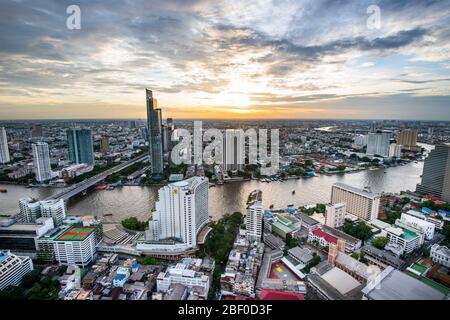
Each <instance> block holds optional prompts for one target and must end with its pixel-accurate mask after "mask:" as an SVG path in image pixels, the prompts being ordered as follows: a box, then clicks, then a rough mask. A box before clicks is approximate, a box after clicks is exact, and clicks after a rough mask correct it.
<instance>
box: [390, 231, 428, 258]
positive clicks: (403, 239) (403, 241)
mask: <svg viewBox="0 0 450 320" xmlns="http://www.w3.org/2000/svg"><path fill="white" fill-rule="evenodd" d="M385 231H386V239H387V240H388V244H387V245H386V247H385V249H386V250H390V251H392V252H394V253H395V254H397V255H401V254H409V253H411V252H413V251H414V250H415V249H417V248H418V247H419V246H420V242H421V241H420V237H419V235H418V234H417V233H415V232H413V231H410V230H408V229H406V228H401V227H399V226H396V225H394V226H392V227H389V228H386V229H385Z"/></svg>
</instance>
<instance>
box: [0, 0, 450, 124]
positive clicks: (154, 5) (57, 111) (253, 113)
mask: <svg viewBox="0 0 450 320" xmlns="http://www.w3.org/2000/svg"><path fill="white" fill-rule="evenodd" d="M70 4H72V3H71V2H70V1H3V2H2V10H1V12H0V28H1V30H2V32H1V34H0V43H1V47H0V70H1V73H0V119H3V120H8V119H11V120H12V119H62V118H78V119H82V118H144V117H146V109H145V96H144V95H143V92H144V88H145V87H149V88H151V89H152V90H153V91H154V92H155V93H156V94H157V96H158V105H159V106H161V107H162V108H164V112H165V116H168V117H176V118H185V119H189V118H197V119H199V118H203V119H204V118H224V119H267V118H271V119H275V118H291V119H292V118H299V119H302V118H327V119H329V118H344V119H380V118H384V119H415V120H450V112H449V102H450V99H449V97H450V96H449V94H450V91H449V81H450V74H449V73H450V60H449V52H450V51H449V50H450V45H449V41H448V40H449V37H450V36H449V35H450V27H449V26H450V23H449V22H450V16H449V14H448V13H449V10H450V3H449V2H448V1H354V2H345V1H276V2H272V1H265V0H263V1H239V2H229V1H214V2H210V1H108V2H105V1H80V2H79V3H78V5H79V6H80V9H81V29H79V30H69V29H68V28H67V27H66V19H67V17H68V14H67V13H66V8H67V7H68V6H69V5H70ZM371 4H375V5H377V6H378V7H379V8H380V24H379V28H369V27H368V23H367V20H368V19H369V18H370V16H371V14H369V13H367V8H368V6H369V5H371Z"/></svg>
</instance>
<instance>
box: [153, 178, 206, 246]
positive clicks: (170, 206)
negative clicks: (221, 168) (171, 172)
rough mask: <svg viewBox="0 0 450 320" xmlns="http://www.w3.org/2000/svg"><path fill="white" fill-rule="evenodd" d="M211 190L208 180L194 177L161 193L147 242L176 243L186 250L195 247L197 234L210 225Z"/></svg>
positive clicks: (174, 184) (164, 189) (168, 187)
mask: <svg viewBox="0 0 450 320" xmlns="http://www.w3.org/2000/svg"><path fill="white" fill-rule="evenodd" d="M208 187H209V183H208V178H205V177H192V178H189V179H187V180H184V181H179V182H175V183H171V184H169V185H167V186H165V187H162V188H161V189H159V192H158V194H159V200H158V201H157V202H156V205H155V208H156V210H155V211H154V212H153V219H152V220H151V221H150V222H149V230H148V232H147V239H148V240H156V241H158V240H164V239H176V240H177V241H178V242H179V243H182V244H184V245H185V247H186V248H192V247H195V246H196V244H197V239H196V238H197V234H198V233H199V232H200V230H201V229H202V228H203V227H204V226H205V225H206V224H207V223H208V221H209V214H208Z"/></svg>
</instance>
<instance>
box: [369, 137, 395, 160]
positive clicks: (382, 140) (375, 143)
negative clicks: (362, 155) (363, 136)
mask: <svg viewBox="0 0 450 320" xmlns="http://www.w3.org/2000/svg"><path fill="white" fill-rule="evenodd" d="M390 138H391V134H390V133H388V132H381V131H378V132H376V133H374V132H370V133H369V138H368V141H367V151H366V153H367V154H369V155H379V156H382V157H389V145H390V141H389V140H390Z"/></svg>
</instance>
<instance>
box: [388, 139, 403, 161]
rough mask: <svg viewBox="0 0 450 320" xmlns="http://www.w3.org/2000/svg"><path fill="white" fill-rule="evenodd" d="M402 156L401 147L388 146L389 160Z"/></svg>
mask: <svg viewBox="0 0 450 320" xmlns="http://www.w3.org/2000/svg"><path fill="white" fill-rule="evenodd" d="M401 156H402V146H401V145H400V144H397V143H391V144H390V145H389V158H400V157H401Z"/></svg>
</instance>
